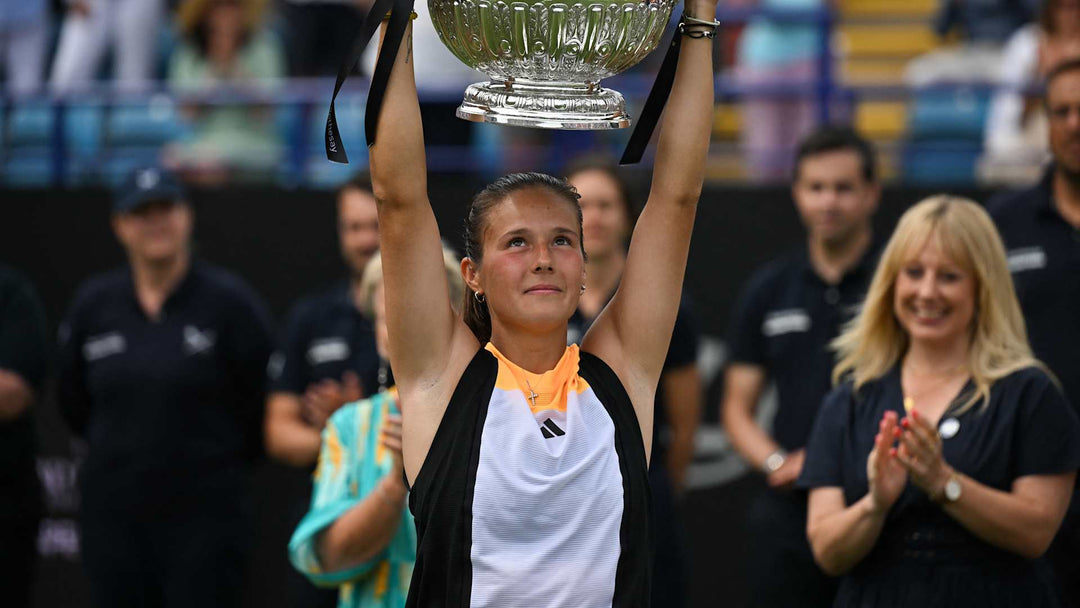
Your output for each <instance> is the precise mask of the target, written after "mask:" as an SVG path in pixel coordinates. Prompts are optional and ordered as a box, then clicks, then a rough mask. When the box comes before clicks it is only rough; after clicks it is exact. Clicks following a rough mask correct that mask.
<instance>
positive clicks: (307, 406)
mask: <svg viewBox="0 0 1080 608" xmlns="http://www.w3.org/2000/svg"><path fill="white" fill-rule="evenodd" d="M363 396H364V390H363V387H362V386H361V385H360V378H359V377H358V376H357V375H356V373H354V372H352V371H347V372H345V374H344V375H343V376H342V381H341V382H335V381H334V380H331V379H329V378H326V379H324V380H320V381H319V382H316V383H314V384H312V385H311V386H309V387H308V389H307V391H306V392H305V393H304V396H303V397H302V398H301V399H300V404H301V407H302V408H303V414H304V418H305V419H306V420H307V421H308V424H310V425H311V426H313V427H315V428H317V429H322V428H323V427H325V426H326V421H327V420H329V419H330V416H331V415H333V413H334V412H336V411H337V410H338V408H340V407H341V406H343V405H345V404H346V403H352V402H353V401H357V400H359V399H360V398H361V397H363Z"/></svg>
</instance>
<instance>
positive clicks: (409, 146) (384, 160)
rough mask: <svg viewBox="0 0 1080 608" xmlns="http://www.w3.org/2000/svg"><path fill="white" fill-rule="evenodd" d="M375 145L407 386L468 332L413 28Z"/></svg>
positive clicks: (396, 336) (392, 313)
mask: <svg viewBox="0 0 1080 608" xmlns="http://www.w3.org/2000/svg"><path fill="white" fill-rule="evenodd" d="M379 133H380V137H379V138H378V140H377V141H376V143H375V145H373V146H372V147H371V180H372V188H373V190H374V194H375V199H376V201H377V202H378V206H379V228H380V240H381V245H380V247H381V250H382V258H383V274H384V277H385V283H384V289H385V296H386V311H387V313H386V316H387V325H388V329H389V338H390V352H391V357H390V359H391V365H392V366H393V370H394V377H395V379H396V380H397V382H398V384H399V385H400V386H401V387H402V388H403V389H405V391H406V392H407V391H408V389H409V387H410V386H411V385H412V384H413V383H416V382H424V381H428V382H430V381H434V380H436V379H437V377H438V376H439V375H440V374H441V372H442V371H443V367H444V366H445V364H446V361H447V360H448V359H449V358H450V355H451V352H452V348H453V346H452V345H453V343H454V337H455V334H456V333H461V332H462V331H464V332H466V333H467V332H468V328H467V327H465V325H464V323H462V322H461V321H459V320H458V318H457V316H456V315H455V314H454V312H453V310H452V309H451V307H450V296H449V288H448V286H447V282H446V275H445V272H444V270H443V261H442V244H441V242H440V239H439V226H438V224H437V223H436V222H435V214H434V213H432V211H431V205H430V203H429V201H428V197H427V163H426V161H425V158H424V134H423V129H422V127H421V124H420V105H419V102H418V101H417V97H416V82H415V80H414V78H413V65H412V25H411V24H410V25H409V29H408V30H406V33H405V38H404V40H403V41H402V45H401V49H400V50H399V52H398V54H397V60H396V63H395V65H394V69H393V71H392V73H391V76H390V81H389V83H388V85H387V90H386V98H385V102H384V104H383V108H382V114H381V115H380V117H379Z"/></svg>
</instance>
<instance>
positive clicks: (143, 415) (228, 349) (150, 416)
mask: <svg viewBox="0 0 1080 608" xmlns="http://www.w3.org/2000/svg"><path fill="white" fill-rule="evenodd" d="M193 220H194V215H193V212H192V209H191V207H190V205H189V204H188V203H187V199H186V198H185V195H184V192H183V190H182V188H181V187H180V185H179V184H178V183H177V182H176V181H175V180H174V179H173V178H172V177H171V176H170V175H168V174H166V173H163V172H161V171H159V170H157V169H154V168H146V169H139V170H137V171H135V172H134V173H133V174H132V175H131V176H130V177H129V178H128V180H127V182H126V183H125V185H124V187H123V189H122V190H121V191H120V192H119V193H118V195H117V196H116V198H115V202H114V206H113V214H112V228H113V231H114V232H115V234H116V237H117V239H118V240H119V241H120V244H121V245H122V246H123V248H124V250H125V252H126V254H127V259H128V264H127V266H126V267H124V268H121V269H118V270H114V271H112V272H109V273H106V274H103V275H100V276H97V277H94V278H91V279H90V280H88V281H86V283H84V284H83V285H82V286H81V287H80V288H79V290H78V292H77V294H76V296H75V298H74V302H73V303H72V305H71V307H70V309H69V311H68V313H67V315H66V318H65V319H64V321H63V323H62V325H61V329H60V346H59V350H60V352H59V361H58V386H57V398H58V402H59V406H60V409H61V412H62V413H63V414H64V416H65V417H66V419H67V420H68V423H69V424H70V426H71V428H72V429H73V430H74V432H75V433H76V434H78V435H81V436H82V437H84V438H85V440H86V444H87V451H86V460H85V462H84V464H83V468H82V471H81V492H82V504H81V513H80V517H81V524H82V556H83V563H84V566H85V568H86V572H87V574H88V576H89V579H90V586H91V591H92V593H93V597H94V602H95V605H97V606H102V607H108V608H123V607H126V606H132V607H136V606H138V607H143V606H199V607H200V608H213V607H217V606H222V607H226V606H228V607H233V606H239V605H241V600H242V598H241V595H242V589H243V588H244V580H245V579H244V569H245V563H246V554H247V552H248V533H247V529H246V526H247V522H248V521H249V520H250V517H249V511H248V505H247V501H248V496H247V490H246V485H247V477H248V473H249V468H250V464H251V463H252V461H253V460H254V459H255V458H257V457H258V455H259V454H260V453H261V432H260V430H261V425H262V404H263V398H264V395H265V392H264V385H265V369H266V364H267V360H268V358H269V355H270V350H271V348H272V346H271V342H272V337H271V330H270V327H271V325H270V320H269V315H268V313H267V309H266V306H265V305H264V304H263V302H262V300H261V299H260V298H259V297H258V296H257V295H256V294H255V293H254V292H253V291H252V290H251V289H250V288H249V287H248V286H247V285H246V284H245V283H244V282H243V281H242V280H241V279H239V278H238V277H236V276H235V275H233V274H231V273H229V272H227V271H225V270H222V269H220V268H217V267H214V266H212V265H210V264H207V263H205V262H202V261H198V260H193V259H192V254H191V233H192V225H193Z"/></svg>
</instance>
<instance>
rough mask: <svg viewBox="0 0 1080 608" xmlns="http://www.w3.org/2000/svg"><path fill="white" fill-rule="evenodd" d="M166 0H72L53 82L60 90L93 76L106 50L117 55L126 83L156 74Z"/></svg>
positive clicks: (119, 79)
mask: <svg viewBox="0 0 1080 608" xmlns="http://www.w3.org/2000/svg"><path fill="white" fill-rule="evenodd" d="M164 18H165V0H71V1H70V2H68V3H67V14H65V15H64V24H63V26H62V28H61V30H60V40H59V42H58V44H57V48H56V56H55V57H54V58H53V65H52V76H51V77H50V84H51V85H52V86H53V88H54V89H55V90H57V91H59V92H67V91H70V90H73V89H78V88H81V87H85V86H87V85H88V84H90V83H91V82H93V81H94V80H95V79H96V77H97V73H98V70H100V69H101V65H102V62H103V61H104V59H105V57H106V54H107V53H108V52H109V51H110V50H111V51H112V57H113V66H114V67H113V74H112V76H113V80H114V81H115V82H116V83H117V84H118V85H119V86H121V87H122V88H125V89H133V88H140V87H144V86H146V85H148V84H149V83H150V82H152V81H153V80H154V79H155V78H156V74H155V66H156V65H157V59H158V39H159V33H160V32H161V28H162V25H163V21H164Z"/></svg>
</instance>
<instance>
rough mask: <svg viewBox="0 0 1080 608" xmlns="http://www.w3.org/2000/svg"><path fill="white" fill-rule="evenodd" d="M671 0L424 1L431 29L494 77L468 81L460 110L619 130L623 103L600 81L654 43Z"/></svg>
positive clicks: (481, 118) (476, 117)
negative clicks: (427, 9)
mask: <svg viewBox="0 0 1080 608" xmlns="http://www.w3.org/2000/svg"><path fill="white" fill-rule="evenodd" d="M674 6H675V0H654V1H652V2H626V1H622V2H620V1H618V0H608V1H606V2H603V1H599V0H584V1H583V2H572V3H567V2H562V1H558V0H539V1H534V2H532V3H528V2H506V1H503V0H495V1H492V0H428V7H429V9H430V11H431V20H432V22H433V23H434V25H435V31H437V32H438V33H439V37H440V38H441V39H442V41H443V44H445V45H446V47H447V48H448V49H450V52H452V53H453V54H454V55H455V56H457V58H458V59H460V60H461V61H462V62H463V63H465V64H466V65H468V66H469V67H472V68H474V69H476V70H479V71H480V72H483V73H485V74H487V75H488V76H489V77H490V78H491V80H489V81H487V82H478V83H476V84H473V85H470V86H469V87H468V89H466V90H465V100H464V101H463V102H462V104H461V107H459V108H458V110H457V115H458V116H459V117H460V118H464V119H466V120H472V121H476V122H494V123H499V124H506V125H515V126H522V127H539V128H544V129H621V128H624V127H626V126H629V124H630V117H629V116H628V115H627V114H626V102H625V101H624V100H623V96H622V95H621V94H620V93H619V92H618V91H615V90H612V89H605V88H603V87H601V86H600V80H601V79H603V78H607V77H608V76H613V75H615V74H618V73H619V72H622V71H623V70H626V69H627V68H630V67H632V66H634V65H636V64H637V63H638V62H639V61H641V60H642V59H643V58H644V57H645V56H646V55H648V54H649V53H650V52H652V51H653V50H654V49H655V48H656V47H657V45H658V44H659V43H660V38H661V36H662V35H663V33H664V29H665V27H666V26H667V22H668V18H669V17H670V15H671V10H672V8H673V7H674Z"/></svg>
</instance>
